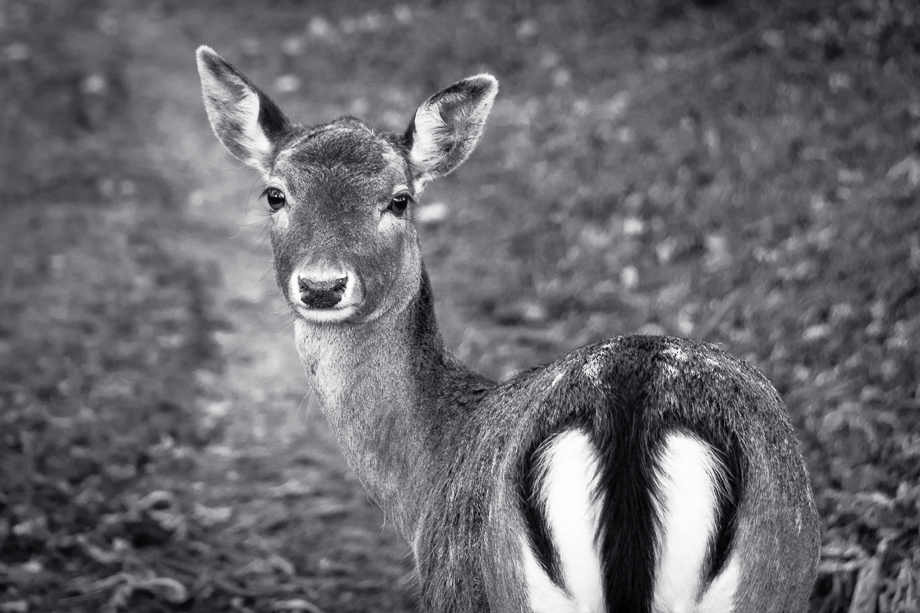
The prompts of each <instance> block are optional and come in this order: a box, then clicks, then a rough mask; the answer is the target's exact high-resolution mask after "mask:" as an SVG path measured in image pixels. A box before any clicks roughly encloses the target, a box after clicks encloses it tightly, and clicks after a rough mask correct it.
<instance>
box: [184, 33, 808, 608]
mask: <svg viewBox="0 0 920 613" xmlns="http://www.w3.org/2000/svg"><path fill="white" fill-rule="evenodd" d="M198 67H199V73H200V75H201V81H202V90H203V94H204V102H205V107H206V109H207V112H208V117H209V119H210V122H211V125H212V127H213V129H214V132H215V134H216V135H217V137H218V138H219V139H220V141H221V142H222V143H223V144H224V145H225V146H226V148H227V149H228V151H229V152H230V153H231V154H233V155H234V156H236V157H237V158H238V159H240V160H241V161H243V162H245V163H247V164H249V165H250V166H252V167H253V168H256V169H258V170H259V171H260V172H262V173H263V174H264V175H265V177H266V183H267V185H268V191H267V192H266V193H267V194H268V197H269V198H270V199H271V200H270V204H271V205H272V208H273V209H274V210H275V212H274V213H273V214H272V221H271V226H272V248H273V253H274V268H275V275H276V279H277V282H278V286H279V288H280V289H281V291H282V293H283V295H284V297H285V299H286V301H287V303H288V304H289V306H290V308H291V312H292V314H293V316H294V330H295V342H296V345H297V349H298V351H299V353H300V357H301V359H302V361H303V364H304V368H305V371H306V375H307V379H308V381H309V384H310V385H311V386H312V387H313V389H314V390H315V391H316V393H317V396H318V398H319V400H320V403H321V405H322V408H323V411H324V413H325V415H326V417H327V418H328V420H329V423H330V426H331V428H332V429H333V431H334V432H335V434H336V436H337V437H338V439H339V441H340V443H341V446H342V450H343V452H344V455H345V457H346V459H347V460H348V462H349V464H350V465H351V467H352V468H353V469H354V471H355V473H356V474H357V475H358V477H359V478H360V479H361V481H362V483H363V484H364V486H365V487H366V488H367V490H368V492H369V493H370V495H371V496H372V497H373V499H374V500H375V501H376V502H377V503H378V504H379V505H380V506H381V507H382V508H383V510H384V512H385V513H386V515H387V517H388V518H390V519H391V520H392V521H393V522H394V524H395V525H396V527H397V528H398V530H399V531H400V533H401V534H402V535H403V536H404V537H405V538H406V540H407V541H408V542H409V543H410V544H411V547H412V551H413V554H414V558H415V562H416V565H417V569H418V575H419V581H420V598H421V604H422V607H423V608H424V610H426V611H432V612H435V611H437V612H457V613H460V612H464V613H465V612H469V613H472V612H485V611H492V612H496V613H497V612H509V613H510V612H515V613H518V612H526V611H532V612H534V613H544V612H545V613H550V612H557V613H558V612H565V611H572V612H575V611H579V612H581V611H584V612H588V611H591V612H597V613H599V612H600V611H620V612H627V611H628V612H634V613H652V612H653V611H654V612H656V613H678V612H680V611H696V612H699V613H717V612H727V611H735V612H754V611H756V612H759V613H771V612H772V613H781V612H783V613H791V612H795V611H804V610H805V608H806V605H807V600H808V596H809V594H810V590H811V586H812V583H813V580H814V576H815V567H816V564H817V557H818V549H819V532H818V518H817V514H816V511H815V507H814V502H813V499H812V494H811V488H810V485H809V482H808V475H807V473H806V470H805V465H804V462H803V460H802V457H801V454H800V451H799V448H798V443H797V441H796V439H795V435H794V433H793V430H792V427H791V425H790V423H789V419H788V416H787V414H786V410H785V407H784V405H783V403H782V401H781V399H780V398H779V396H778V395H777V393H776V391H775V390H774V389H773V387H772V386H771V385H770V383H769V382H768V381H767V380H766V379H765V378H764V377H763V376H762V375H761V374H760V373H759V372H757V371H756V370H755V369H754V368H753V367H751V366H750V365H748V364H747V363H745V362H743V361H741V360H738V359H736V358H734V357H732V356H730V355H729V354H727V353H726V352H724V351H722V350H721V349H719V348H717V347H714V346H712V345H708V344H705V343H701V342H697V341H692V340H684V339H677V338H671V337H648V336H633V337H617V338H614V339H612V340H610V341H607V342H604V343H599V344H595V345H591V346H589V347H584V348H581V349H578V350H576V351H573V352H571V353H569V354H568V355H566V356H564V357H562V358H560V359H558V360H556V361H555V362H553V363H551V364H548V365H545V366H540V367H537V368H534V369H532V370H529V371H526V372H523V373H521V374H519V375H517V376H515V377H513V378H512V379H511V380H509V381H507V382H504V383H496V382H494V381H491V380H489V379H487V378H485V377H483V376H481V375H479V374H477V373H475V372H473V371H472V370H470V369H469V368H467V367H466V366H465V365H464V364H462V363H461V362H460V361H459V360H457V359H456V358H455V357H454V356H453V355H452V354H451V353H450V352H449V351H448V350H447V348H446V347H445V345H444V341H443V340H442V338H441V335H440V333H439V332H438V326H437V323H436V320H435V313H434V303H433V298H432V294H431V284H430V282H429V280H428V276H427V273H426V271H425V267H424V264H423V262H422V259H421V255H420V251H419V247H418V238H417V235H416V231H415V229H414V227H413V226H412V224H411V222H410V221H409V220H408V219H407V218H405V217H404V216H403V215H404V213H403V211H404V209H405V206H406V203H408V202H410V201H413V202H414V201H415V200H416V199H417V198H418V197H419V195H420V193H421V190H422V188H423V187H424V185H425V184H426V183H427V182H428V181H430V180H432V179H435V178H437V177H440V176H443V175H445V174H448V173H450V172H452V171H453V170H454V169H456V168H457V167H458V166H459V165H460V164H461V163H462V162H463V161H464V160H465V159H466V158H467V157H468V156H469V155H470V153H471V152H472V151H473V149H474V148H475V146H476V144H477V142H478V140H479V137H480V135H481V133H482V130H483V127H484V125H485V120H486V117H487V115H488V113H489V110H490V108H491V106H492V101H493V99H494V97H495V94H496V92H497V82H496V81H495V79H494V78H493V77H491V76H489V75H478V76H475V77H470V78H468V79H464V80H462V81H460V82H458V83H456V84H454V85H452V86H450V87H448V88H447V89H445V90H443V91H441V92H439V93H437V94H435V95H434V96H432V97H431V98H429V99H428V100H427V101H426V102H424V103H423V104H422V105H421V107H420V108H419V109H418V110H417V111H416V113H415V115H414V116H413V117H412V119H411V121H410V123H409V127H408V128H407V130H406V131H405V132H404V133H402V134H398V133H397V134H394V133H389V132H384V131H378V130H375V129H372V128H370V127H368V126H367V125H365V124H364V123H363V122H361V121H359V120H357V119H354V118H342V119H338V120H335V121H333V122H331V123H328V124H324V125H320V126H313V127H309V126H301V125H297V124H293V123H291V122H290V121H288V119H287V118H286V117H285V116H284V114H283V113H282V112H281V111H280V109H278V107H277V106H276V105H275V104H274V103H273V102H272V101H271V100H270V99H269V98H268V97H267V96H266V95H265V94H263V93H262V92H260V91H259V90H258V89H257V88H256V87H255V86H254V85H252V84H251V83H250V82H249V81H248V80H247V79H246V77H244V76H243V75H242V74H241V73H239V72H238V71H237V70H236V69H235V68H233V67H232V66H231V65H230V64H228V63H227V62H225V61H224V60H223V59H221V58H220V57H219V56H217V55H216V54H215V53H214V52H213V51H211V50H210V49H208V48H207V47H201V48H200V49H199V50H198ZM271 190H275V191H271ZM409 206H411V204H409ZM314 286H315V287H318V288H320V289H319V290H316V291H327V290H326V289H325V288H329V287H332V286H335V287H336V288H337V289H336V293H334V294H332V293H330V294H329V296H328V298H329V300H328V301H326V302H323V308H316V307H315V306H311V303H309V302H308V301H306V298H305V296H306V294H305V293H304V292H306V289H305V288H307V287H310V288H312V287H314ZM311 291H312V290H311ZM328 291H329V292H332V291H333V290H328ZM328 305H333V306H328Z"/></svg>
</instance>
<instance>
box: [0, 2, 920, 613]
mask: <svg viewBox="0 0 920 613" xmlns="http://www.w3.org/2000/svg"><path fill="white" fill-rule="evenodd" d="M199 44H208V45H210V46H211V47H213V48H214V49H215V50H216V51H217V52H218V53H220V54H222V55H223V56H224V57H225V58H227V59H228V60H229V61H231V62H233V63H234V64H235V65H237V66H238V67H239V68H240V69H242V70H243V71H244V72H246V73H247V75H248V76H249V77H250V78H251V79H252V80H253V81H254V82H256V83H257V84H259V85H260V86H261V87H262V88H263V89H264V91H266V92H267V93H268V94H269V95H271V96H272V97H273V98H275V99H276V100H277V101H278V102H279V103H280V105H281V106H282V108H284V109H285V110H286V111H287V112H288V114H289V115H290V116H291V117H292V118H294V119H295V120H297V121H301V122H303V123H307V124H314V123H320V122H325V121H328V120H330V119H332V118H334V117H337V116H339V115H342V114H352V115H356V116H359V117H362V118H363V119H365V120H367V121H368V122H369V123H371V124H372V125H377V126H379V127H385V128H389V129H392V130H400V131H401V130H403V129H404V128H405V126H406V125H407V123H408V121H409V119H410V117H411V116H412V113H413V112H414V110H415V108H416V107H417V106H418V105H419V104H420V103H421V102H422V101H423V100H424V99H425V98H426V97H427V96H428V95H430V94H432V93H434V92H435V91H438V90H439V89H441V88H443V87H445V86H447V85H449V84H451V83H453V82H455V81H457V80H459V79H461V78H463V77H465V76H468V75H470V74H475V73H478V72H483V71H488V72H491V73H493V74H495V75H496V76H497V77H498V79H499V81H500V83H501V89H500V93H499V98H498V101H497V103H496V105H495V108H494V111H493V113H492V115H491V118H490V121H489V124H488V127H487V130H486V133H485V136H484V137H483V139H482V141H481V143H480V145H479V149H478V150H477V152H476V153H475V154H474V155H473V156H472V158H471V159H470V160H469V161H468V162H467V163H466V165H465V166H464V167H463V168H462V169H461V170H459V171H458V172H457V173H456V174H454V175H451V176H450V177H448V178H446V179H444V180H441V181H440V182H439V183H436V184H434V185H432V186H430V187H429V188H428V189H427V190H426V193H425V195H424V197H423V201H422V202H421V203H420V206H419V207H418V209H417V210H416V211H415V212H414V217H415V220H416V224H417V225H418V227H419V229H420V234H421V237H422V246H423V250H424V253H425V257H426V262H427V264H428V268H429V271H430V273H431V277H432V280H433V284H434V289H435V295H436V297H437V309H438V316H439V320H440V322H441V326H442V328H443V332H444V336H445V338H446V340H447V342H448V344H449V346H450V347H451V349H452V350H454V351H455V352H456V353H457V354H458V355H459V356H460V357H461V358H462V359H464V360H465V361H467V362H468V363H470V364H471V365H472V366H473V367H475V368H476V369H478V370H481V371H483V372H484V373H486V374H488V375H490V376H492V377H495V378H506V377H509V376H511V375H513V374H514V373H515V372H518V371H519V370H522V369H524V368H527V367H529V366H531V365H534V364H536V363H540V362H545V361H549V360H552V359H554V358H555V357H558V356H559V355H560V354H561V353H563V352H565V351H567V350H569V349H571V348H573V347H576V346H579V345H583V344H585V343H589V342H593V341H597V340H601V339H604V338H607V337H610V336H615V335H618V334H626V333H651V334H675V335H681V336H692V337H698V338H702V339H705V340H708V341H712V342H716V343H720V344H722V345H723V346H725V347H726V348H727V349H728V350H729V351H731V352H732V353H734V354H737V355H739V356H741V357H744V358H745V359H747V360H749V361H751V362H752V363H754V364H755V365H756V366H758V367H759V368H760V369H762V370H763V371H764V372H765V373H766V374H767V376H768V377H769V378H770V379H771V380H772V381H773V382H774V384H775V385H776V386H777V388H778V389H779V390H780V392H781V393H782V395H783V397H784V398H785V399H786V402H787V403H788V406H789V410H790V413H791V415H792V418H793V421H794V423H795V425H796V427H797V430H798V434H799V437H800V440H801V442H802V445H803V449H804V451H805V454H806V457H807V461H808V465H809V468H810V470H811V476H812V481H813V484H814V487H815V491H816V497H817V501H818V506H819V510H820V512H821V515H822V518H823V521H824V529H825V532H824V550H823V556H822V562H821V567H820V569H819V579H818V582H817V585H816V587H815V592H814V595H813V598H812V611H815V612H837V611H852V612H873V611H879V612H908V611H913V612H916V611H917V610H918V607H920V600H918V598H920V597H918V594H920V526H918V517H920V506H918V505H920V390H918V384H920V378H918V371H920V344H918V340H917V339H918V334H920V201H918V197H920V5H918V4H917V2H916V0H834V1H823V2H822V1H819V0H801V1H798V2H792V1H791V0H790V1H787V2H773V3H761V2H756V1H755V0H645V1H638V0H631V1H629V0H625V1H621V2H604V1H600V0H571V1H569V2H553V1H551V0H514V1H509V2H505V3H493V2H489V1H487V0H459V1H456V2H447V1H443V0H429V1H428V2H422V3H411V2H404V3H393V2H370V1H368V0H336V1H331V0H330V1H323V0H317V1H313V2H306V1H303V2H298V1H295V0H276V1H273V2H263V3H255V2H248V1H243V0H229V1H218V0H196V1H194V2H186V1H179V0H160V1H154V2H140V1H139V0H123V1H115V0H111V1H109V0H70V1H68V2H57V1H54V0H0V94H2V95H0V109H2V112H0V424H2V426H0V613H29V612H33V611H39V612H43V611H55V612H65V611H68V612H69V611H74V612H77V611H87V612H89V611H93V612H96V611H105V612H117V611H129V610H130V611H134V612H149V611H176V610H182V611H195V612H210V611H254V612H256V611H257V612H262V611H308V612H310V613H315V612H316V611H326V612H327V613H329V612H349V611H356V612H357V611H368V610H390V611H410V610H412V607H413V604H414V596H413V589H412V581H411V578H410V577H409V570H410V567H411V565H410V562H409V560H408V558H407V548H406V547H405V545H404V544H403V543H402V542H401V541H400V540H399V538H397V537H396V535H395V533H394V532H393V529H392V527H391V526H390V525H389V524H387V523H386V522H385V521H384V518H383V517H382V515H381V514H380V512H379V511H378V510H377V509H376V508H375V507H373V505H371V504H370V503H369V502H368V500H367V498H366V495H365V494H364V492H363V490H362V489H361V487H360V485H359V484H358V483H357V482H356V481H355V478H354V476H353V475H352V474H351V473H350V471H349V470H348V469H347V467H346V466H345V465H344V463H343V461H342V460H341V458H340V456H339V455H338V451H337V447H336V444H335V442H334V441H333V440H332V439H331V438H330V435H329V433H328V431H327V430H326V426H325V424H324V422H323V419H322V416H321V414H320V413H319V411H318V410H317V408H316V406H315V402H314V400H313V399H312V398H311V395H310V391H309V390H308V389H306V385H305V383H304V381H303V377H302V374H301V370H300V365H299V363H298V361H297V356H296V353H295V352H294V349H293V342H292V339H291V332H292V330H291V326H290V316H289V315H287V314H286V313H285V308H284V306H283V304H282V303H281V302H280V300H279V299H278V297H277V296H276V293H277V291H276V289H275V287H274V281H273V278H272V274H271V272H270V257H271V256H270V252H269V249H268V245H267V240H266V238H267V237H266V233H265V225H266V220H267V216H268V212H267V206H266V205H265V204H264V203H261V202H259V201H258V199H257V195H258V193H259V191H260V186H259V185H258V182H257V181H258V179H257V177H256V176H255V175H254V174H253V173H251V172H250V171H248V170H246V169H243V168H241V167H240V165H239V164H238V163H237V162H236V161H235V160H233V159H232V158H231V157H230V156H229V155H228V154H226V153H225V152H224V151H223V150H222V149H221V147H220V145H219V144H218V143H217V141H216V139H215V138H214V137H213V135H212V134H211V132H210V129H209V127H208V125H207V119H206V117H205V114H204V110H203V107H202V105H201V100H200V90H199V84H198V78H197V74H196V71H195V63H194V50H195V48H196V47H197V46H198V45H199Z"/></svg>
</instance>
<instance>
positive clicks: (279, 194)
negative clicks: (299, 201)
mask: <svg viewBox="0 0 920 613" xmlns="http://www.w3.org/2000/svg"><path fill="white" fill-rule="evenodd" d="M262 195H263V196H265V201H266V202H268V206H269V207H271V210H272V211H277V210H278V209H280V208H281V207H283V206H284V205H285V203H286V202H287V198H286V197H285V195H284V192H283V191H281V190H280V189H278V188H277V187H269V188H268V189H266V190H265V191H264V192H262Z"/></svg>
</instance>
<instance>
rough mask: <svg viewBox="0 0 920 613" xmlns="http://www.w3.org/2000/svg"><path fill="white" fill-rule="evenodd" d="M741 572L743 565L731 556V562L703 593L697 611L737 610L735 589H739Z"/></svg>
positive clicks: (726, 611)
mask: <svg viewBox="0 0 920 613" xmlns="http://www.w3.org/2000/svg"><path fill="white" fill-rule="evenodd" d="M740 574H741V565H740V564H739V562H738V559H737V558H735V557H731V558H730V561H729V563H728V564H726V566H725V568H724V569H723V570H722V572H721V573H719V576H718V577H716V578H715V579H714V580H713V582H712V584H711V585H710V586H709V589H708V590H706V593H705V594H703V598H702V599H701V600H700V604H699V606H698V607H697V609H696V613H732V611H734V610H735V591H736V590H737V589H738V576H739V575H740Z"/></svg>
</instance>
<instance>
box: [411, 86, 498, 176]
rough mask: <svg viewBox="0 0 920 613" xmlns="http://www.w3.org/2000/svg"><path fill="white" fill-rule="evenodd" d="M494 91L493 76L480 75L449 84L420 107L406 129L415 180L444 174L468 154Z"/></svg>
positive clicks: (489, 106)
mask: <svg viewBox="0 0 920 613" xmlns="http://www.w3.org/2000/svg"><path fill="white" fill-rule="evenodd" d="M497 93H498V81H497V80H495V77H493V76H492V75H488V74H481V75H477V76H475V77H469V78H466V79H463V80H462V81H460V82H458V83H455V84H453V85H451V86H450V87H448V88H447V89H444V90H442V91H440V92H438V93H437V94H435V95H434V96H432V97H431V98H429V99H428V100H426V101H425V103H424V104H422V106H420V107H419V109H418V110H417V111H416V112H415V117H414V118H413V120H412V123H411V124H409V128H408V129H407V130H406V140H407V142H408V144H409V160H410V161H411V163H412V173H413V177H414V178H415V180H416V181H418V182H419V183H420V184H423V183H424V182H426V181H428V180H429V179H433V178H435V177H441V176H444V175H446V174H448V173H450V172H452V171H453V170H455V169H456V168H457V167H458V166H460V164H462V163H463V162H464V161H465V160H466V158H468V157H469V155H470V153H472V152H473V149H475V148H476V143H478V142H479V137H480V135H482V131H483V128H485V125H486V118H487V117H488V116H489V111H491V110H492V102H493V101H494V100H495V94H497Z"/></svg>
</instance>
